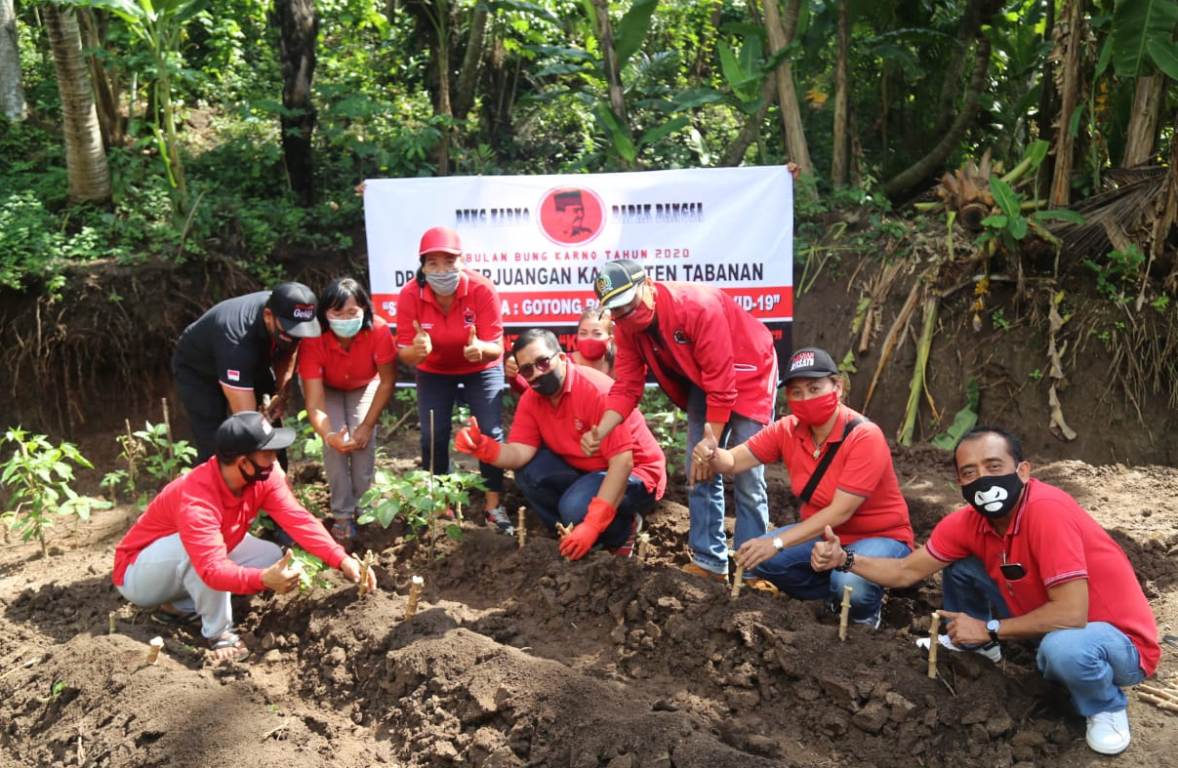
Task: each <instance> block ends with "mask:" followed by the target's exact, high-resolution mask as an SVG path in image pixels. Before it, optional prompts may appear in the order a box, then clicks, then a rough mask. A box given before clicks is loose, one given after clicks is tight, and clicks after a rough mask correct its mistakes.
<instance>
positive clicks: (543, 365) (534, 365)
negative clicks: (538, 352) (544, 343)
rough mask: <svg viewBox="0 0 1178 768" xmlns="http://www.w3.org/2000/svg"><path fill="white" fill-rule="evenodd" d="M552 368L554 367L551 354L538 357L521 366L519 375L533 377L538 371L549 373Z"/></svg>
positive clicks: (526, 377)
mask: <svg viewBox="0 0 1178 768" xmlns="http://www.w3.org/2000/svg"><path fill="white" fill-rule="evenodd" d="M550 368H552V357H551V356H547V355H546V356H544V357H537V358H536V359H535V361H534V362H531V363H524V364H523V365H521V366H520V367H519V375H520V376H523V377H524V378H525V379H531V378H532V374H534V373H537V372H539V373H548V371H549V369H550Z"/></svg>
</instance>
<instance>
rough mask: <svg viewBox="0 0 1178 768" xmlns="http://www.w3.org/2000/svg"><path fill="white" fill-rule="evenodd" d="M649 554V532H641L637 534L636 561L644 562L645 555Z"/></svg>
mask: <svg viewBox="0 0 1178 768" xmlns="http://www.w3.org/2000/svg"><path fill="white" fill-rule="evenodd" d="M649 554H650V534H649V533H641V534H639V535H638V562H639V563H643V564H645V563H646V558H647V555H649Z"/></svg>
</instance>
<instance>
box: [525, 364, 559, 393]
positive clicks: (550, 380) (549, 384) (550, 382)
mask: <svg viewBox="0 0 1178 768" xmlns="http://www.w3.org/2000/svg"><path fill="white" fill-rule="evenodd" d="M562 384H564V381H562V380H561V378H560V374H558V373H557V372H556V369H555V368H553V369H552V370H551V371H549V372H548V373H545V374H542V375H540V376H537V377H536V378H534V379H532V381H531V384H530V386H531V387H532V389H534V390H536V392H538V393H539V394H541V395H544V396H545V397H552V396H553V395H555V394H556V393H557V392H559V391H560V386H561V385H562Z"/></svg>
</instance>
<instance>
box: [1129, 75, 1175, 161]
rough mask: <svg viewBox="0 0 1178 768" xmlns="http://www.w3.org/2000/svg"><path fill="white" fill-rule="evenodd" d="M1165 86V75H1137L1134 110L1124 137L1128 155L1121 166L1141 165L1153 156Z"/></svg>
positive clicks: (1130, 115)
mask: <svg viewBox="0 0 1178 768" xmlns="http://www.w3.org/2000/svg"><path fill="white" fill-rule="evenodd" d="M1165 85H1166V77H1165V75H1161V74H1154V75H1141V76H1140V77H1138V78H1137V91H1136V93H1135V94H1134V95H1133V110H1132V111H1131V112H1130V113H1129V130H1128V133H1127V135H1126V137H1125V155H1124V157H1122V159H1121V167H1123V168H1132V167H1133V166H1135V165H1141V164H1142V163H1145V162H1148V161H1149V158H1150V157H1151V156H1152V155H1153V146H1154V141H1155V140H1156V139H1157V135H1158V118H1159V117H1160V113H1161V111H1162V93H1163V91H1164V88H1165Z"/></svg>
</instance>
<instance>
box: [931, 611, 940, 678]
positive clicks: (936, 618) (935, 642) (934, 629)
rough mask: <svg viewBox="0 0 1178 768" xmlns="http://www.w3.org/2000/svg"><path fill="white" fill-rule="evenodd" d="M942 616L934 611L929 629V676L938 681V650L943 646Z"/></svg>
mask: <svg viewBox="0 0 1178 768" xmlns="http://www.w3.org/2000/svg"><path fill="white" fill-rule="evenodd" d="M940 633H941V614H940V613H938V612H937V611H933V620H932V623H931V624H929V628H928V676H929V678H930V679H932V680H935V679H937V648H938V647H940V645H941V639H940V637H939V635H940Z"/></svg>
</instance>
